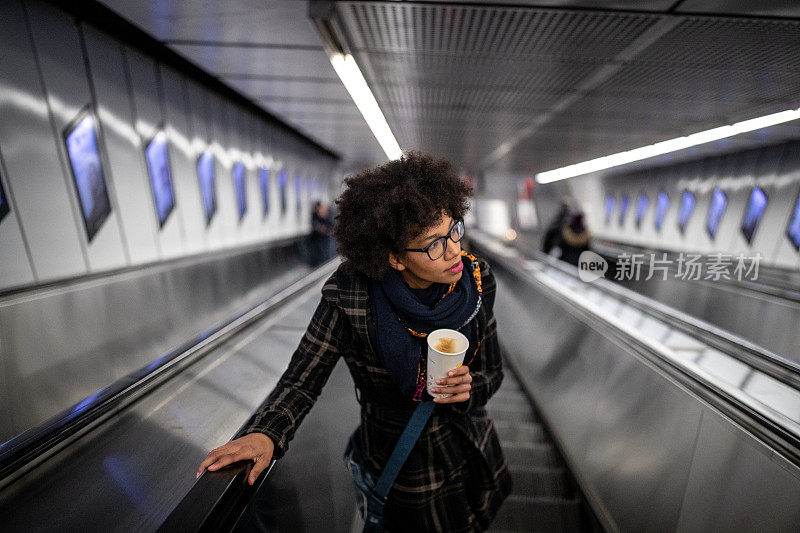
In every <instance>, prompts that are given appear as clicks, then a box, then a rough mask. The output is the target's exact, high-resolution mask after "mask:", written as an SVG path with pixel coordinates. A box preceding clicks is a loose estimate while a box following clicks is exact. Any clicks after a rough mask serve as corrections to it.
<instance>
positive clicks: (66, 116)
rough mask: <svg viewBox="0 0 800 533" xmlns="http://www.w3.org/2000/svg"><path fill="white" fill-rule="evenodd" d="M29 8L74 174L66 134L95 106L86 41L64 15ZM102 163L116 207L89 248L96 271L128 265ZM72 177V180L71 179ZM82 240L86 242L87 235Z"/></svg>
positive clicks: (55, 127)
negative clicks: (88, 107) (88, 109)
mask: <svg viewBox="0 0 800 533" xmlns="http://www.w3.org/2000/svg"><path fill="white" fill-rule="evenodd" d="M29 5H30V9H29V13H28V15H29V16H28V21H29V23H30V28H31V33H32V35H33V42H34V46H35V49H36V52H37V57H38V60H39V69H40V71H41V74H42V78H43V81H44V86H45V90H46V92H47V99H48V102H49V104H50V111H51V114H52V119H53V130H54V131H53V135H54V136H55V137H56V139H57V143H58V151H59V153H60V154H61V158H62V162H63V164H64V170H65V171H66V172H67V173H69V169H68V167H69V159H68V157H67V155H66V148H65V146H64V142H63V140H62V133H63V132H64V130H65V128H67V126H68V125H69V124H70V122H71V121H73V120H74V119H75V118H76V117H78V115H79V113H80V112H81V111H82V110H83V109H85V108H86V107H87V106H90V105H91V104H92V95H91V91H90V88H89V84H88V78H87V76H86V68H85V64H84V57H83V52H82V50H81V40H80V36H79V34H78V28H77V26H75V24H74V22H73V21H71V20H69V19H67V18H65V17H64V16H63V14H62V13H61V12H59V11H57V10H56V9H55V8H53V7H50V6H47V5H43V4H40V3H39V2H30V4H29ZM97 135H98V138H97V142H98V144H99V145H100V150H101V152H103V150H104V148H103V145H104V143H103V135H102V128H101V127H98V128H97ZM101 160H102V162H103V164H104V168H103V171H104V174H105V177H106V186H107V188H108V196H109V200H110V202H111V214H110V215H109V216H108V218H107V219H106V220H105V222H104V223H103V225H102V226H101V227H100V229H99V231H98V232H97V234H96V235H95V236H94V238H93V239H92V242H91V243H87V244H86V251H87V256H88V260H89V268H90V269H91V270H92V271H100V270H106V269H109V268H114V267H121V266H125V264H126V263H127V257H126V253H127V251H126V250H125V247H124V243H123V238H122V235H121V230H120V224H119V207H118V206H117V202H116V199H117V198H116V194H115V189H114V179H113V176H112V173H111V169H110V168H108V165H107V161H108V160H107V158H103V159H101ZM67 175H68V176H70V174H67ZM69 179H70V180H71V179H72V178H71V177H70V178H69ZM73 191H74V187H73ZM73 194H77V193H76V192H74V193H73ZM73 203H74V206H75V208H74V211H73V216H74V217H75V218H78V217H79V216H80V215H79V214H78V213H79V208H78V204H77V199H76V200H75V201H74V202H73ZM46 220H47V223H48V227H49V225H50V223H51V222H50V220H49V217H47V219H46ZM83 238H84V241H85V240H86V237H85V235H84V237H83ZM50 253H52V251H50Z"/></svg>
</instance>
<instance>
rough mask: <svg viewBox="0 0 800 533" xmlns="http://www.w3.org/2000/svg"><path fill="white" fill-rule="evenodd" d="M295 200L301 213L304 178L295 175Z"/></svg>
mask: <svg viewBox="0 0 800 533" xmlns="http://www.w3.org/2000/svg"><path fill="white" fill-rule="evenodd" d="M294 202H295V210H296V211H297V212H298V213H300V212H301V211H302V210H303V178H301V177H300V176H295V177H294Z"/></svg>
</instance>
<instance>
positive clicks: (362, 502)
mask: <svg viewBox="0 0 800 533" xmlns="http://www.w3.org/2000/svg"><path fill="white" fill-rule="evenodd" d="M433 408H434V403H433V402H421V403H419V404H417V407H416V408H415V409H414V413H413V414H412V415H411V419H410V420H409V421H408V424H406V427H405V429H404V430H403V433H402V435H400V439H399V440H398V441H397V444H395V447H394V450H392V455H391V456H390V457H389V461H388V462H387V463H386V466H385V467H384V469H383V472H381V475H380V477H379V478H378V481H377V482H376V481H373V479H372V476H370V475H369V473H368V472H367V471H366V469H365V468H364V452H363V451H362V450H361V445H360V442H361V426H359V427H358V428H357V429H356V430H355V431H354V432H353V434H352V435H350V440H348V441H347V448H346V449H345V452H344V464H345V466H346V467H347V469H348V470H349V471H350V473H351V474H353V483H354V484H355V486H356V496H357V497H358V509H359V512H360V513H361V517H362V518H363V519H364V533H379V532H382V531H383V507H384V506H385V505H386V498H387V496H388V495H389V490H390V489H391V488H392V485H394V480H395V479H396V478H397V475H398V474H399V473H400V469H401V468H402V467H403V464H404V463H405V462H406V459H408V455H409V454H410V453H411V449H412V448H413V447H414V444H416V442H417V439H419V435H420V433H422V429H423V428H424V427H425V424H426V423H427V422H428V418H430V416H431V413H432V412H433Z"/></svg>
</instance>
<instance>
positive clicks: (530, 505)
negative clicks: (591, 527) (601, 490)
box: [489, 494, 581, 533]
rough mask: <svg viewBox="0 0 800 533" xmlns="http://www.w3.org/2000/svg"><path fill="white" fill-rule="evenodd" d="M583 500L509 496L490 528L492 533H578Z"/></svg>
mask: <svg viewBox="0 0 800 533" xmlns="http://www.w3.org/2000/svg"><path fill="white" fill-rule="evenodd" d="M580 530H581V524H580V500H577V499H570V500H566V499H562V498H529V497H525V496H517V495H514V494H512V495H511V496H509V497H508V498H507V499H506V501H505V503H503V506H502V507H501V508H500V511H499V512H498V513H497V517H496V518H495V519H494V521H493V522H492V525H491V527H490V528H489V531H490V532H494V533H500V532H512V531H514V532H521V531H525V532H530V531H548V532H560V533H564V532H569V533H571V532H578V531H580Z"/></svg>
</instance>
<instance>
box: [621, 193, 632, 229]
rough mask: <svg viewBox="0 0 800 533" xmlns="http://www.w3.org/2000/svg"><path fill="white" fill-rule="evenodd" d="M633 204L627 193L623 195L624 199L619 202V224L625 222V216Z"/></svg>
mask: <svg viewBox="0 0 800 533" xmlns="http://www.w3.org/2000/svg"><path fill="white" fill-rule="evenodd" d="M630 205H631V199H630V198H629V197H628V195H627V194H623V195H622V200H621V201H620V203H619V225H620V226H622V225H624V224H625V217H626V216H627V215H628V207H630Z"/></svg>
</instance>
